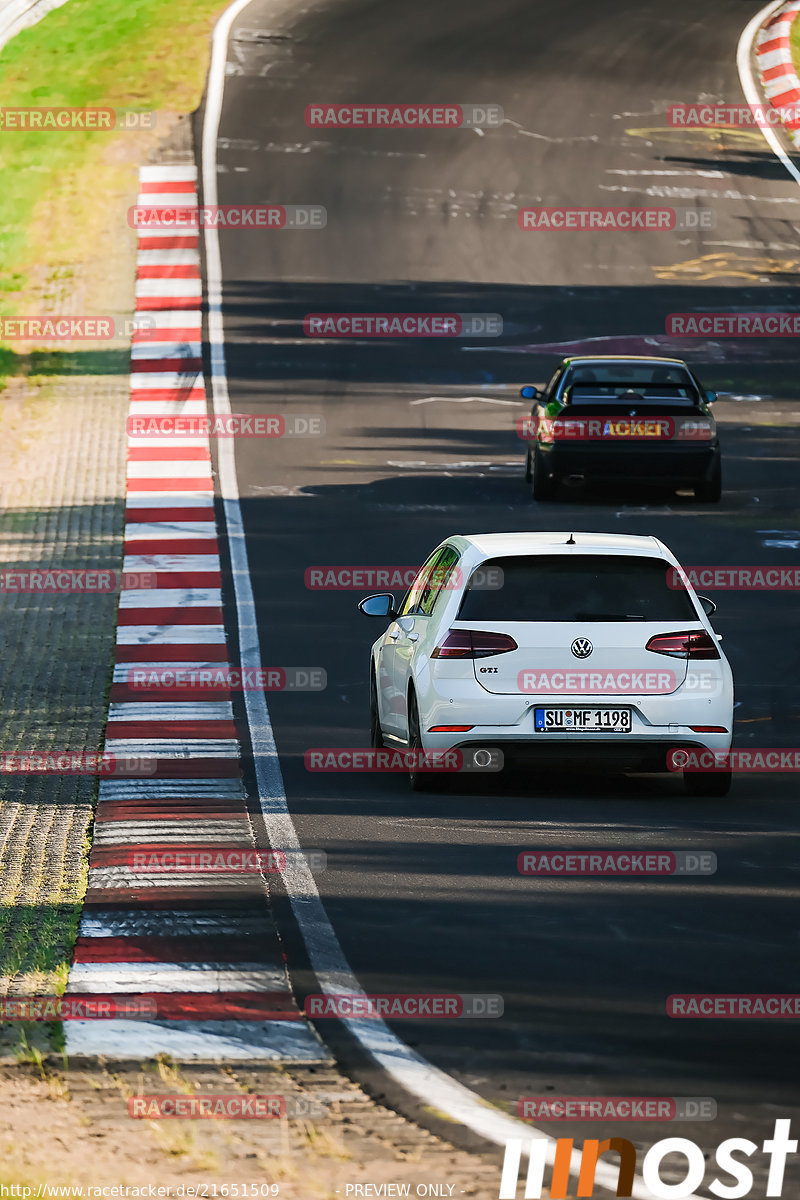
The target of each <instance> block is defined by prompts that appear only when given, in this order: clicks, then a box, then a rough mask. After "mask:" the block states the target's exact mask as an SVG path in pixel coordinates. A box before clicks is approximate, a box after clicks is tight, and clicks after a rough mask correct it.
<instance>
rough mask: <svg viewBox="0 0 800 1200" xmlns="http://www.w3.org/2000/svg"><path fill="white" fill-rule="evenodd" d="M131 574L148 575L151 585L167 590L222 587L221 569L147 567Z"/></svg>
mask: <svg viewBox="0 0 800 1200" xmlns="http://www.w3.org/2000/svg"><path fill="white" fill-rule="evenodd" d="M131 574H133V575H146V576H147V582H148V584H149V585H150V586H151V587H153V588H155V589H161V590H167V591H168V590H169V589H170V588H204V587H208V588H212V587H222V572H221V571H148V570H147V568H146V567H145V568H144V569H143V570H141V571H132V572H131ZM131 590H133V591H135V590H137V589H135V588H134V589H131ZM160 653H161V651H160V650H159V654H160Z"/></svg>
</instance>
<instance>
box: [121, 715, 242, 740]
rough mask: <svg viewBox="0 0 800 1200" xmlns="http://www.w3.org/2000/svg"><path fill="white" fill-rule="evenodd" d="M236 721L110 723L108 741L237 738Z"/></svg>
mask: <svg viewBox="0 0 800 1200" xmlns="http://www.w3.org/2000/svg"><path fill="white" fill-rule="evenodd" d="M235 737H236V724H235V722H234V721H203V720H197V721H109V723H108V725H107V726H106V740H107V741H108V740H114V739H118V738H235Z"/></svg>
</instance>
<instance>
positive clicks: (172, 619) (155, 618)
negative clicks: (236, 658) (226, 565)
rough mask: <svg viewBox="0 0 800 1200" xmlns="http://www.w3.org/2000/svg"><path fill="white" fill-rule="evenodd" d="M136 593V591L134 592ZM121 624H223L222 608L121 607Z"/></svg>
mask: <svg viewBox="0 0 800 1200" xmlns="http://www.w3.org/2000/svg"><path fill="white" fill-rule="evenodd" d="M134 594H135V592H134ZM117 624H119V625H144V624H147V625H221V624H222V609H221V608H199V607H198V608H192V607H189V606H186V607H182V608H152V607H149V606H147V605H142V606H141V607H139V608H121V609H119V611H118V613H117Z"/></svg>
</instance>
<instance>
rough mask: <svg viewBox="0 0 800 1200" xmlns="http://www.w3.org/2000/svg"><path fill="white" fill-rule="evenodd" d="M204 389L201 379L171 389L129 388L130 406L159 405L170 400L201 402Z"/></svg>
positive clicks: (204, 394) (204, 395) (204, 392)
mask: <svg viewBox="0 0 800 1200" xmlns="http://www.w3.org/2000/svg"><path fill="white" fill-rule="evenodd" d="M205 398H206V389H205V385H204V384H203V380H202V377H201V378H199V379H193V380H192V382H191V384H189V385H188V386H187V387H172V388H131V404H143V403H145V402H147V403H151V402H152V403H159V404H163V403H164V402H166V401H170V400H180V401H183V400H203V401H205Z"/></svg>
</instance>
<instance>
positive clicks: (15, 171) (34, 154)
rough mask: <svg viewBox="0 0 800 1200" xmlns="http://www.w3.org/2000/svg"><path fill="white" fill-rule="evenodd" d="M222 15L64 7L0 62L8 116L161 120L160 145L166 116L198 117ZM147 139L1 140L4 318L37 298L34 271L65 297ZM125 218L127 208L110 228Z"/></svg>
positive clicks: (130, 4) (161, 0)
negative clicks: (103, 111) (78, 112)
mask: <svg viewBox="0 0 800 1200" xmlns="http://www.w3.org/2000/svg"><path fill="white" fill-rule="evenodd" d="M224 8H225V3H224V0H67V3H66V4H65V5H64V6H63V7H62V8H59V9H57V10H56V11H54V12H52V13H49V14H48V15H47V16H46V17H45V18H44V19H43V20H42V21H41V22H40V23H39V24H38V25H35V26H34V27H33V28H31V29H28V30H25V31H23V32H22V33H21V34H19V35H18V36H17V37H15V38H13V39H12V40H11V42H9V44H8V45H7V46H6V47H5V48H4V49H3V50H2V51H0V105H1V106H2V107H7V108H17V107H26V108H27V107H30V106H58V107H61V106H64V107H87V106H88V107H113V108H128V109H144V110H148V111H151V110H154V111H155V112H156V117H155V122H156V135H157V134H158V131H159V125H160V126H161V129H162V131H163V129H164V128H165V127H166V124H167V123H168V120H169V115H170V114H175V113H188V112H191V111H193V110H194V109H195V108H196V107H197V106H198V104H199V102H200V98H201V95H202V89H203V85H204V81H205V74H206V69H207V63H208V53H209V46H210V34H211V29H212V27H213V23H214V18H215V16H216V15H217V14H219V13H220V12H221V11H222V10H223V9H224ZM159 118H160V121H159ZM146 137H149V144H150V145H152V144H153V141H154V140H155V139H154V137H153V135H152V134H150V135H143V134H142V133H132V132H128V131H116V130H115V131H108V132H103V131H89V130H69V131H66V130H43V131H29V130H5V131H3V132H0V170H1V171H2V179H3V186H2V188H1V189H0V264H2V266H0V306H2V309H3V312H4V313H6V314H8V313H10V312H13V311H16V310H20V311H22V310H24V308H25V301H26V300H28V299H32V298H31V297H28V296H27V295H26V291H27V289H28V287H29V285H30V275H31V271H32V270H33V269H34V268H37V276H38V279H39V282H40V283H41V277H42V271H41V268H42V267H44V268H45V277H46V278H52V279H58V280H59V282H58V289H59V290H62V291H63V289H64V288H65V287H69V279H68V269H69V266H70V264H71V263H74V262H76V261H80V260H81V256H82V255H81V252H82V251H85V250H89V251H91V252H93V253H97V245H96V242H94V241H93V234H96V227H97V224H98V220H99V221H101V222H102V221H104V220H105V221H107V220H108V216H109V207H108V206H109V205H113V204H115V203H116V202H118V200H119V198H120V196H121V194H122V192H123V190H124V188H125V186H126V184H127V185H129V184H130V181H131V180H132V179H133V178H134V174H133V173H134V172H135V170H136V167H137V165H138V161H139V158H138V155H137V153H136V150H137V147H138V146H140V145H141V146H142V147H144V145H145V142H144V140H143V139H144V138H146ZM125 219H126V214H125V211H124V208H123V207H121V208H120V211H119V212H118V213H113V220H112V224H113V222H114V221H116V222H117V223H121V222H124V221H125ZM65 269H66V274H65ZM59 275H60V276H61V278H60V279H59ZM32 311H34V310H32Z"/></svg>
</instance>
